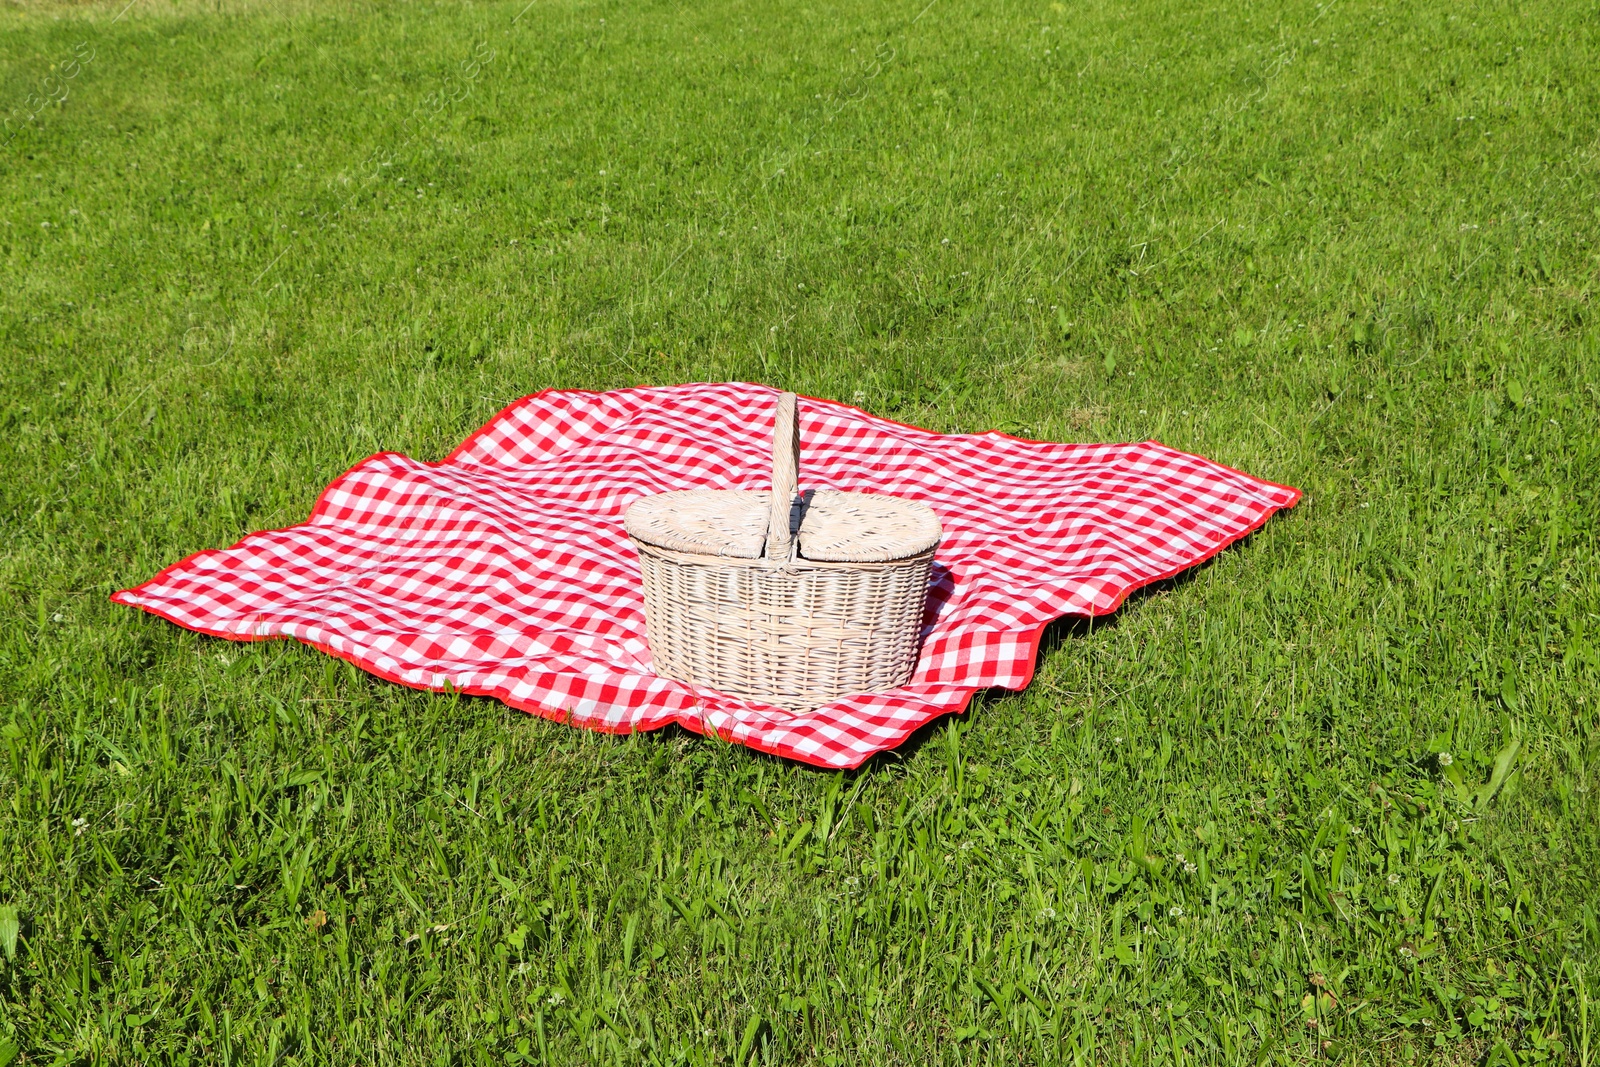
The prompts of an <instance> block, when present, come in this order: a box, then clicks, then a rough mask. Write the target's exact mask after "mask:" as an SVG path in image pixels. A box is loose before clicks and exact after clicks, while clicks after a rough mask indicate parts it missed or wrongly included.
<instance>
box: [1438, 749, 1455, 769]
mask: <svg viewBox="0 0 1600 1067" xmlns="http://www.w3.org/2000/svg"><path fill="white" fill-rule="evenodd" d="M1455 761H1456V760H1455V757H1454V756H1452V755H1450V753H1448V752H1441V753H1439V766H1441V767H1448V766H1450V764H1452V763H1454V762H1455Z"/></svg>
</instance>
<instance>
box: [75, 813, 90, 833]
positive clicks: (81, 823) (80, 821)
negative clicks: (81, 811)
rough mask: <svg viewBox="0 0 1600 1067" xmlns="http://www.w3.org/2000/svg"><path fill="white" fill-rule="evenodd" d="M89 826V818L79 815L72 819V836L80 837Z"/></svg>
mask: <svg viewBox="0 0 1600 1067" xmlns="http://www.w3.org/2000/svg"><path fill="white" fill-rule="evenodd" d="M88 828H89V820H88V819H85V818H83V817H82V816H79V817H78V818H76V819H73V820H72V836H73V837H82V836H83V832H84V831H85V830H87V829H88Z"/></svg>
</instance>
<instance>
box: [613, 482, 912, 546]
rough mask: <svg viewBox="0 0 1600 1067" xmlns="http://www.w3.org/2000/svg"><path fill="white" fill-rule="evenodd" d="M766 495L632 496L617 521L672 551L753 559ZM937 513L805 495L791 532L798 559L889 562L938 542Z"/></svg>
mask: <svg viewBox="0 0 1600 1067" xmlns="http://www.w3.org/2000/svg"><path fill="white" fill-rule="evenodd" d="M771 501H772V495H771V494H770V493H764V492H740V491H737V490H727V489H686V490H680V491H678V492H672V493H661V494H659V495H657V496H647V497H643V498H641V499H639V500H636V501H634V503H633V505H632V506H631V507H629V508H628V512H627V515H626V517H625V518H624V520H623V525H624V527H625V528H626V529H627V531H628V535H629V536H630V537H632V538H634V539H635V540H637V541H643V542H644V543H645V544H649V545H655V546H656V547H658V548H665V549H669V550H672V551H676V552H692V553H696V554H698V555H708V556H732V557H734V558H736V559H759V558H761V554H762V550H763V549H764V548H765V547H766V545H767V528H768V521H769V517H770V513H771ZM942 533H943V530H942V528H941V527H940V525H939V517H938V516H937V515H935V514H934V512H933V509H932V508H930V507H928V506H927V505H926V504H922V503H918V502H917V501H915V500H904V499H902V498H900V497H894V496H881V495H878V494H874V493H846V492H840V491H838V490H833V489H819V490H817V491H816V492H815V493H811V494H807V500H806V503H804V504H803V505H802V509H801V522H800V530H799V534H798V536H797V540H798V542H799V550H800V557H801V558H802V559H810V560H816V561H818V562H829V563H887V562H890V561H891V560H897V559H907V558H909V557H911V556H916V555H920V554H921V553H923V552H926V551H927V550H928V549H930V548H932V547H934V546H935V545H937V544H938V543H939V537H940V535H941V534H942Z"/></svg>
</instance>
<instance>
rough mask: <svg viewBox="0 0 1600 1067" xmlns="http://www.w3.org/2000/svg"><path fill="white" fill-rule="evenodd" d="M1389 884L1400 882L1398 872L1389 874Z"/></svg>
mask: <svg viewBox="0 0 1600 1067" xmlns="http://www.w3.org/2000/svg"><path fill="white" fill-rule="evenodd" d="M1389 884H1390V885H1399V884H1400V876H1399V875H1398V874H1391V875H1390V876H1389Z"/></svg>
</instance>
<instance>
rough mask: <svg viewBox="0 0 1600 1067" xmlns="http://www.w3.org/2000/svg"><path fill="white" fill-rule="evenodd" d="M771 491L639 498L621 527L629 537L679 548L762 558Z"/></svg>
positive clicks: (694, 492)
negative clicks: (768, 492)
mask: <svg viewBox="0 0 1600 1067" xmlns="http://www.w3.org/2000/svg"><path fill="white" fill-rule="evenodd" d="M769 501H770V495H769V494H767V493H747V492H740V491H739V490H735V489H680V490H678V491H677V492H672V493H660V494H657V495H656V496H647V497H641V498H639V499H638V500H635V501H634V502H633V503H632V504H631V505H630V506H629V507H628V513H627V514H626V515H625V516H623V520H622V525H623V527H624V528H625V529H626V530H627V531H628V536H629V537H631V538H633V539H634V540H635V541H643V542H644V543H645V544H647V545H655V546H656V547H658V548H667V549H671V550H673V551H675V552H697V553H700V554H702V555H707V556H733V557H734V558H736V559H758V558H760V556H761V549H762V547H763V546H765V545H766V543H767V519H768V512H769V507H768V504H769Z"/></svg>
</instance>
